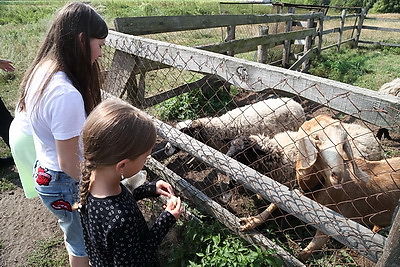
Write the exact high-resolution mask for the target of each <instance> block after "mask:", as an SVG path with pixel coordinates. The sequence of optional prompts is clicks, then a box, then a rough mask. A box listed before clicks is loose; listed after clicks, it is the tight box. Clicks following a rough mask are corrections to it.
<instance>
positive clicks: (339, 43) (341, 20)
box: [337, 9, 346, 52]
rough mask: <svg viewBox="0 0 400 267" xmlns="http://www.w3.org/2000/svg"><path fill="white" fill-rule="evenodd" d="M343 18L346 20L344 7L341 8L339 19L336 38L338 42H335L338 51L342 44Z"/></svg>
mask: <svg viewBox="0 0 400 267" xmlns="http://www.w3.org/2000/svg"><path fill="white" fill-rule="evenodd" d="M345 20H346V9H343V10H342V16H341V19H340V29H339V40H338V44H337V50H338V52H339V51H340V45H341V44H342V37H343V28H344V22H345Z"/></svg>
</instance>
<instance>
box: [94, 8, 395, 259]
mask: <svg viewBox="0 0 400 267" xmlns="http://www.w3.org/2000/svg"><path fill="white" fill-rule="evenodd" d="M346 16H347V15H346V12H345V11H344V12H343V13H342V16H341V20H339V21H340V24H339V27H338V28H335V29H336V30H335V29H333V30H326V29H325V30H324V28H323V24H324V14H323V13H322V12H317V13H312V14H273V15H264V16H253V15H219V16H180V17H142V18H120V19H117V20H116V21H115V26H116V30H117V31H110V34H109V36H108V37H107V42H106V44H107V47H106V51H105V53H104V55H103V58H102V64H103V66H104V67H105V70H106V79H105V85H104V90H105V91H107V92H108V93H110V94H112V95H114V96H117V97H120V98H122V99H126V100H127V101H129V102H131V103H133V104H134V105H136V106H137V107H140V108H141V109H144V110H146V112H148V113H149V114H151V115H153V116H154V121H155V123H156V126H157V130H158V134H159V137H160V138H159V141H158V143H157V146H156V148H155V150H154V153H153V155H152V158H151V160H150V161H149V162H148V163H147V164H146V167H147V168H148V169H149V170H151V171H152V172H154V173H155V174H157V175H159V176H161V177H162V178H163V179H165V180H167V181H169V182H170V183H171V184H173V186H174V187H175V188H176V190H177V191H178V192H179V193H178V194H179V195H181V196H182V197H184V201H186V202H188V203H189V204H190V205H193V206H194V207H196V208H199V209H201V210H204V211H206V212H207V213H209V214H211V215H212V216H214V217H215V218H216V219H218V220H219V221H220V222H222V223H223V224H224V225H225V226H226V227H227V228H229V229H230V230H231V231H233V232H234V233H236V234H238V235H240V236H241V237H243V238H244V239H246V240H248V241H249V242H251V243H255V244H257V245H260V246H263V247H272V248H274V249H276V250H277V254H278V255H279V256H280V257H282V258H283V259H284V261H285V263H286V264H287V265H288V266H303V265H304V263H303V262H302V261H300V260H299V259H307V258H309V257H313V255H315V253H320V254H322V255H324V254H328V253H334V251H336V250H337V249H338V248H340V245H338V244H343V245H345V246H346V247H348V248H349V250H350V251H351V252H355V253H358V254H359V255H362V256H364V257H366V258H367V259H369V260H371V261H372V262H378V260H379V259H380V258H381V255H382V254H383V252H384V246H385V242H386V240H387V238H386V237H385V236H386V234H387V233H386V234H384V235H381V234H379V233H377V232H373V231H372V230H371V229H372V226H379V227H387V226H389V225H390V224H391V219H392V216H393V215H394V209H395V208H396V206H397V205H398V199H399V196H400V178H399V173H398V172H399V162H398V160H390V159H389V157H388V155H390V151H391V150H392V149H393V148H392V147H391V146H390V144H388V143H385V142H384V141H381V140H378V139H377V138H376V137H375V134H376V133H377V132H378V130H379V129H383V128H385V129H389V130H390V132H391V133H392V134H394V135H396V136H397V133H398V132H399V131H400V123H399V116H400V113H399V111H400V103H399V99H398V97H395V96H392V95H383V94H381V93H379V92H375V91H370V90H366V89H364V88H360V87H355V86H350V85H347V84H343V83H340V82H336V81H332V80H328V79H324V78H319V77H315V76H312V75H309V74H306V73H303V72H304V71H307V68H308V64H309V62H308V61H309V60H310V59H312V55H317V54H318V53H320V52H321V50H323V49H328V48H332V47H337V48H338V49H340V46H341V45H342V44H343V43H347V42H353V43H354V44H355V45H357V43H358V42H360V40H361V39H360V35H361V31H362V29H363V28H365V26H363V21H364V17H365V11H361V12H360V13H359V14H358V15H357V18H358V19H357V22H356V23H354V22H352V24H353V26H351V27H350V26H345V24H344V18H345V17H346ZM299 21H306V23H305V25H306V28H305V29H304V28H302V29H297V30H293V28H292V26H293V25H297V24H299V23H298V22H299ZM278 23H283V25H285V26H284V29H285V30H284V32H283V33H282V32H276V33H272V34H271V33H268V35H267V31H265V27H264V28H263V26H265V25H266V24H269V25H272V24H273V25H276V24H278ZM300 24H301V25H304V23H300ZM277 27H278V28H279V27H280V26H277ZM250 29H252V30H250ZM263 29H264V30H263ZM368 29H369V30H378V29H376V28H375V29H372V27H368ZM353 30H354V34H353V35H352V36H351V37H350V38H343V33H344V32H345V31H353ZM285 32H286V33H285ZM331 33H338V37H337V39H335V41H334V42H332V43H331V44H329V45H327V46H324V45H323V38H324V35H327V34H331ZM137 35H146V37H139V36H137ZM249 35H251V36H249ZM172 40H175V41H172ZM177 40H179V41H177ZM295 40H303V41H298V42H299V43H301V44H300V45H301V47H302V48H301V49H300V50H299V51H295V50H296V48H293V45H294V44H295ZM363 41H364V42H368V40H363ZM374 42H375V41H374ZM189 43H190V47H189V46H185V45H188V44H189ZM210 43H214V44H210ZM215 43H216V44H215ZM375 43H376V42H375ZM274 47H278V49H279V50H280V51H281V54H280V57H281V58H280V59H279V60H278V61H277V60H274V59H273V58H272V57H270V59H269V60H267V58H268V56H269V54H268V53H269V52H268V51H269V49H272V48H274ZM249 59H250V60H249ZM257 61H258V62H257ZM264 63H273V64H275V65H277V64H280V65H283V66H285V67H287V68H281V67H277V66H273V65H272V64H264ZM295 70H299V71H295ZM301 71H303V72H301ZM177 103H181V104H182V103H183V104H184V105H182V106H178V105H177ZM296 103H297V106H296ZM173 112H174V113H173ZM172 113H173V114H172ZM322 114H324V115H328V116H330V117H332V118H335V119H337V121H338V122H339V125H337V124H338V122H333V121H329V122H328V123H327V124H325V122H324V120H323V119H320V120H319V121H314V126H315V127H316V128H311V126H310V125H308V126H306V124H303V123H306V122H309V121H312V119H315V118H321V117H318V115H322ZM199 118H203V119H199ZM185 119H191V121H185ZM346 125H347V126H346ZM349 125H352V126H349ZM354 125H359V127H360V126H361V127H362V128H358V130H351V129H352V127H353V126H354ZM331 126H335V127H334V128H335V129H336V130H335V131H334V132H333V133H334V135H330V134H331V133H332V131H333V130H332V129H331V128H332V127H331ZM346 127H347V128H346ZM284 131H291V132H290V133H289V132H287V136H286V138H284V139H279V138H278V137H277V136H276V134H278V133H281V132H284ZM252 135H254V136H252ZM238 137H241V139H236V142H233V141H232V139H235V138H238ZM300 137H301V138H300ZM339 137H341V138H342V139H340V140H339V139H338V138H339ZM279 140H285V141H284V142H285V143H283V141H282V142H281V143H280V141H279ZM302 140H303V141H305V143H302ZM324 142H325V143H324ZM234 144H239V145H238V146H237V147H234ZM246 145H248V146H246ZM171 146H172V148H171ZM238 147H239V150H240V151H239V152H241V153H232V149H233V148H236V149H237V148H238ZM289 151H290V152H289ZM310 151H316V152H315V153H310ZM326 152H329V153H326ZM227 153H228V154H229V153H230V154H229V156H228V155H227ZM326 154H330V155H331V156H330V157H332V154H337V155H338V159H337V161H336V165H335V164H329V163H330V162H329V158H324V157H325V156H324V155H326ZM298 158H299V160H298ZM354 158H362V159H369V160H374V161H376V162H378V160H381V161H379V164H378V163H376V165H379V166H380V167H379V166H378V167H376V165H374V167H373V168H372V167H370V165H368V164H369V163H366V162H364V161H362V160H355V159H354ZM335 160H336V159H335ZM352 162H355V163H354V164H353V163H352ZM304 165H306V167H304ZM308 165H309V166H308ZM303 167H304V168H303ZM359 169H361V172H359ZM360 173H362V174H360ZM361 180H362V181H361ZM365 180H369V181H368V182H365ZM296 181H297V182H296ZM335 183H338V185H336V184H335ZM378 183H379V185H378ZM383 185H384V186H383ZM340 186H341V188H339V187H340ZM380 201H382V202H380ZM270 203H274V204H276V206H277V207H278V208H279V211H275V212H274V213H273V214H272V216H268V213H271V212H272V210H268V212H267V213H265V212H264V213H262V216H261V217H258V218H254V217H253V218H249V216H253V215H257V214H259V213H260V212H261V211H263V210H265V208H266V207H267V206H269V204H270ZM241 218H248V219H247V220H242V219H241ZM258 219H262V221H263V224H260V228H255V229H252V230H246V231H241V229H242V230H243V226H246V223H247V225H250V226H254V224H255V222H256V220H258ZM396 227H398V226H396ZM393 229H395V227H393ZM396 229H398V228H396ZM374 230H377V229H376V228H375V229H374ZM316 231H317V234H315V233H316ZM324 234H326V235H327V236H329V237H331V238H332V239H334V240H336V241H335V242H330V243H327V238H326V236H325V235H324ZM394 234H396V233H393V232H391V233H390V234H389V235H392V236H391V238H395V237H393V236H394ZM314 235H315V237H314ZM313 238H314V239H313ZM391 240H392V239H391ZM395 240H396V239H395ZM397 240H398V239H397ZM310 241H312V242H311V243H310ZM391 242H393V241H391ZM309 243H310V245H309V246H308V247H307V249H306V250H304V248H305V247H306V246H307V245H308V244H309ZM310 252H313V253H314V254H312V253H310ZM385 253H386V254H388V257H387V259H388V260H389V262H390V259H393V256H394V255H398V253H399V252H398V251H396V250H395V251H391V252H390V253H389V252H388V250H387V249H385ZM395 258H396V257H395ZM383 266H385V265H383Z"/></svg>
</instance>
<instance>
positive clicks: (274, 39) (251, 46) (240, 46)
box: [196, 29, 317, 54]
mask: <svg viewBox="0 0 400 267" xmlns="http://www.w3.org/2000/svg"><path fill="white" fill-rule="evenodd" d="M316 35H317V33H316V31H315V29H307V30H300V31H292V32H285V33H278V34H271V35H268V36H257V37H253V38H248V39H239V40H232V41H228V42H226V43H220V44H213V45H203V46H198V47H196V48H198V49H202V50H207V51H211V52H215V53H220V54H223V53H225V52H227V51H234V53H235V54H240V53H246V52H250V51H256V50H257V47H258V46H259V45H269V44H276V43H282V42H284V41H285V40H296V39H302V38H305V37H307V36H316Z"/></svg>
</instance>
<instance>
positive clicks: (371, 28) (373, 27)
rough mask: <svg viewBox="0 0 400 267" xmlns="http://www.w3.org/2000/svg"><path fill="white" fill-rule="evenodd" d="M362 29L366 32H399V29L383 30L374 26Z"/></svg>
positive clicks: (366, 26) (364, 26) (365, 26)
mask: <svg viewBox="0 0 400 267" xmlns="http://www.w3.org/2000/svg"><path fill="white" fill-rule="evenodd" d="M362 28H363V29H366V30H375V31H384V32H400V29H396V28H384V27H375V26H368V25H363V26H362Z"/></svg>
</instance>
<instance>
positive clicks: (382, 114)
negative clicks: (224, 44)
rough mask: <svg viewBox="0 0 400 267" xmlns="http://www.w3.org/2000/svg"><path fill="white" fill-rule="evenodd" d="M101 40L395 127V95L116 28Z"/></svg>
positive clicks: (242, 85)
mask: <svg viewBox="0 0 400 267" xmlns="http://www.w3.org/2000/svg"><path fill="white" fill-rule="evenodd" d="M106 42H107V45H109V46H112V47H114V48H116V49H119V50H122V51H124V52H126V53H130V54H134V55H137V56H140V57H142V58H146V59H149V60H152V61H158V62H160V63H162V64H166V65H169V66H171V67H174V68H178V69H182V70H183V69H184V70H186V71H193V72H198V73H203V74H215V75H218V76H220V77H222V78H223V79H224V80H226V81H227V82H229V83H230V84H232V85H235V86H238V87H240V88H243V89H245V90H251V91H255V92H259V91H263V90H265V89H268V88H270V89H273V90H276V91H284V92H287V93H290V94H293V95H298V96H299V97H303V98H305V99H308V100H311V101H313V102H316V103H320V104H323V105H324V106H326V107H327V108H331V109H334V110H337V111H340V112H343V113H345V114H349V115H351V116H354V117H356V118H358V119H361V120H364V121H366V122H369V123H372V124H374V125H376V126H379V127H385V128H393V130H395V131H400V129H399V128H400V127H398V126H399V121H400V112H399V111H400V101H399V97H396V96H392V95H385V94H382V93H380V92H376V91H372V90H368V89H365V88H361V87H357V86H352V85H348V84H344V83H341V82H337V81H333V80H329V79H325V78H320V77H316V76H313V75H309V74H306V73H301V74H300V73H298V72H295V71H292V70H288V69H284V68H279V67H275V66H271V65H268V64H262V63H258V62H252V61H247V60H244V59H240V58H235V57H229V56H226V55H221V54H216V53H212V52H209V51H204V50H200V49H196V48H191V47H185V46H181V45H176V44H171V43H166V42H161V41H156V40H152V39H148V38H144V37H138V36H132V35H127V34H123V33H119V32H115V31H110V32H109V35H108V37H107V39H106ZM154 51H157V52H154Z"/></svg>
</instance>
